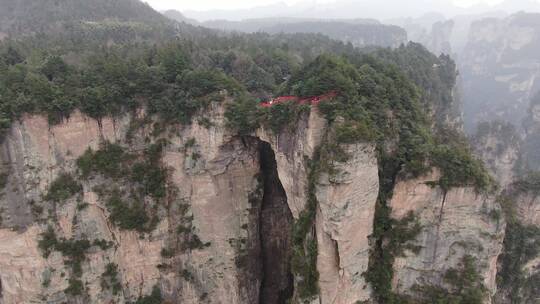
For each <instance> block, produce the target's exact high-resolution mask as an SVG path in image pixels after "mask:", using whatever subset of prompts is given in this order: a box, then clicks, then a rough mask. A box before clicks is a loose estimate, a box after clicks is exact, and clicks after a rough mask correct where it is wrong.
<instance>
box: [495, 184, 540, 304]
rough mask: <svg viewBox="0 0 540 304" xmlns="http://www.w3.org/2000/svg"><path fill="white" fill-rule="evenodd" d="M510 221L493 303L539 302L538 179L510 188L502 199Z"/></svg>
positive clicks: (539, 203)
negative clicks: (497, 287)
mask: <svg viewBox="0 0 540 304" xmlns="http://www.w3.org/2000/svg"><path fill="white" fill-rule="evenodd" d="M501 201H502V203H503V205H504V206H505V209H506V213H507V217H508V218H510V221H509V223H508V227H507V229H506V236H505V239H504V249H503V254H502V255H501V257H500V258H499V263H498V264H499V265H498V266H499V272H498V277H497V281H498V282H499V284H498V285H499V289H498V291H497V294H496V295H495V297H494V300H495V301H494V302H495V303H526V304H529V303H530V304H532V303H536V302H538V298H539V297H540V290H539V289H538V279H539V278H540V236H539V235H540V192H539V183H538V177H536V178H533V177H532V176H531V177H529V178H528V179H527V178H526V179H524V180H520V181H517V182H515V183H514V184H512V185H511V186H510V187H509V189H508V190H507V191H506V192H505V193H504V195H503V197H502V199H501Z"/></svg>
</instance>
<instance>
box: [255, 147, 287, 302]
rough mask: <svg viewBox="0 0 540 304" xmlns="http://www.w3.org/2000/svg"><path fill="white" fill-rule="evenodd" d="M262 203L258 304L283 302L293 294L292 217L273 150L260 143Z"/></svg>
mask: <svg viewBox="0 0 540 304" xmlns="http://www.w3.org/2000/svg"><path fill="white" fill-rule="evenodd" d="M259 155H260V165H261V176H262V182H263V200H262V206H261V211H260V218H259V221H260V226H259V236H260V242H261V259H262V261H261V263H262V278H261V279H262V284H261V289H260V292H259V303H260V304H282V303H286V301H287V300H288V299H290V298H291V296H292V295H293V285H294V284H293V276H292V273H291V267H290V266H291V248H292V238H291V231H292V224H293V216H292V213H291V211H290V209H289V206H288V204H287V195H286V193H285V190H284V189H283V185H282V184H281V181H280V180H279V176H278V171H277V164H276V158H275V154H274V151H273V150H272V147H271V146H270V144H268V143H266V142H260V143H259Z"/></svg>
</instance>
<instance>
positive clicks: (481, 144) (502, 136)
mask: <svg viewBox="0 0 540 304" xmlns="http://www.w3.org/2000/svg"><path fill="white" fill-rule="evenodd" d="M472 142H473V144H474V148H475V153H476V155H477V156H478V157H480V158H481V159H482V160H483V161H484V164H485V166H486V168H487V169H488V170H489V171H490V173H491V175H492V176H493V177H494V178H496V179H497V182H498V184H499V185H500V186H501V188H502V189H505V188H506V187H507V186H509V185H510V184H511V183H512V182H513V181H514V179H515V178H516V172H518V171H519V170H518V169H519V168H518V166H519V165H518V164H519V161H520V158H521V153H522V147H523V141H522V139H521V138H520V136H519V135H518V133H517V131H516V129H515V128H514V126H512V125H511V124H510V123H504V122H500V121H492V122H483V123H481V124H479V126H478V131H477V133H476V135H475V136H474V138H473V139H472Z"/></svg>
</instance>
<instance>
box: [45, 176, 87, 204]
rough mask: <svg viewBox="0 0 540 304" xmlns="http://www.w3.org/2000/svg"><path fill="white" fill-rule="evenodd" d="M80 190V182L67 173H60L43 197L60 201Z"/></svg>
mask: <svg viewBox="0 0 540 304" xmlns="http://www.w3.org/2000/svg"><path fill="white" fill-rule="evenodd" d="M81 191H82V186H81V184H79V182H77V181H76V180H75V179H74V178H73V176H71V175H70V174H68V173H61V174H60V175H59V176H58V177H57V178H56V179H55V180H54V181H53V182H52V183H51V185H50V186H49V191H48V192H47V194H46V195H45V197H44V199H45V200H47V201H52V202H57V203H60V202H63V201H65V200H67V199H68V198H70V197H72V196H73V195H75V194H77V193H79V192H81Z"/></svg>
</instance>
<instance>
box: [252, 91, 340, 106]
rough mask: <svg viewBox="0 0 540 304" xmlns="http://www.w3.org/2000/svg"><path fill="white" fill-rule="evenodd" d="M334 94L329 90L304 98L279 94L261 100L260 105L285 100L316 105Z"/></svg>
mask: <svg viewBox="0 0 540 304" xmlns="http://www.w3.org/2000/svg"><path fill="white" fill-rule="evenodd" d="M336 96H337V93H336V92H330V93H326V94H323V95H319V96H312V97H305V98H300V97H298V96H279V97H276V98H273V99H270V100H269V101H266V102H263V103H261V104H260V105H261V106H262V107H264V108H269V107H271V106H273V105H276V104H279V103H285V102H296V103H299V104H309V105H316V104H318V103H320V102H321V101H326V100H329V99H332V98H334V97H336Z"/></svg>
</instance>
